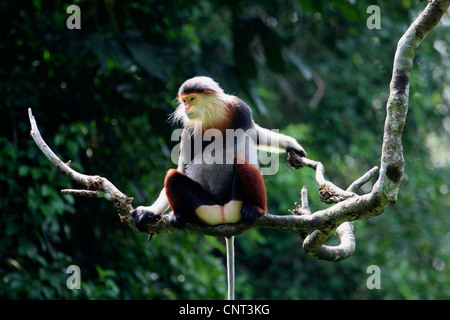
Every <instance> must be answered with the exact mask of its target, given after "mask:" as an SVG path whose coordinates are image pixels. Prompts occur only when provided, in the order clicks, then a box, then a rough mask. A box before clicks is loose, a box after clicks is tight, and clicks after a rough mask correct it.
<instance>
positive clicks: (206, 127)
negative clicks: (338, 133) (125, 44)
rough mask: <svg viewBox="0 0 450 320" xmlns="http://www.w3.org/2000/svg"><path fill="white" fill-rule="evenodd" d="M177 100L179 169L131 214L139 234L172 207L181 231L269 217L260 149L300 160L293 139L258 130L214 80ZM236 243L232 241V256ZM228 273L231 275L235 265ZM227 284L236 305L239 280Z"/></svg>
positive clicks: (193, 83) (190, 83) (197, 82)
mask: <svg viewBox="0 0 450 320" xmlns="http://www.w3.org/2000/svg"><path fill="white" fill-rule="evenodd" d="M176 99H177V101H178V103H179V106H178V108H177V109H176V111H175V112H174V113H173V114H172V115H171V117H172V120H173V121H174V122H180V123H181V124H182V125H183V131H182V134H181V142H180V156H179V160H178V167H177V169H176V170H175V169H170V170H169V171H168V172H167V175H166V178H165V181H164V189H163V190H162V191H161V193H160V195H159V197H158V199H157V200H156V201H155V203H153V204H152V205H151V206H148V207H145V206H139V207H137V208H136V209H135V210H133V211H132V212H131V214H132V215H133V216H134V220H135V223H136V226H137V228H138V229H139V230H141V231H145V224H146V223H148V222H154V221H157V220H158V219H159V218H160V217H161V215H162V214H164V212H165V211H166V210H167V209H168V207H169V206H170V208H171V209H172V212H170V213H169V222H170V223H171V224H172V225H173V226H174V227H176V228H183V226H185V225H186V223H188V222H191V223H203V224H206V225H219V224H225V223H237V222H240V221H243V222H245V223H249V224H251V223H253V222H254V221H255V219H256V218H257V217H258V216H260V215H262V214H264V213H265V212H266V211H267V198H266V188H265V185H264V180H263V178H262V175H261V172H260V168H259V163H258V156H257V149H258V148H266V147H270V146H275V149H277V150H278V151H280V152H282V151H290V150H292V151H294V152H296V153H297V154H298V155H299V156H301V157H304V156H306V153H305V151H304V150H303V148H302V147H301V146H300V144H298V142H297V141H296V140H295V139H294V138H292V137H289V136H286V135H283V134H280V133H277V132H273V131H270V130H268V129H264V128H262V127H260V126H258V125H257V124H256V123H255V122H254V121H253V118H252V111H251V109H250V107H249V106H248V105H247V104H246V103H245V102H243V101H242V100H241V99H239V98H238V97H236V96H233V95H228V94H226V93H225V92H224V91H223V90H222V88H221V87H220V86H219V85H218V84H217V83H216V82H215V81H214V80H213V79H211V78H209V77H194V78H192V79H189V80H187V81H185V82H184V83H183V84H182V85H181V87H180V89H179V90H178V95H177V98H176ZM230 132H231V133H235V134H233V135H230V134H228V133H230ZM236 133H238V134H236ZM207 137H208V138H207ZM199 140H200V141H199ZM272 150H273V148H272ZM232 238H233V237H231V238H227V247H228V246H231V250H232V243H233V242H232V241H233V239H232ZM227 252H228V253H229V254H230V253H231V254H232V255H234V253H233V252H229V251H227ZM228 267H229V269H228V270H229V275H230V267H234V262H233V266H230V265H228ZM231 271H232V273H234V269H233V270H231ZM233 278H234V276H233ZM228 281H229V294H228V298H230V299H233V294H234V293H233V292H234V291H233V292H231V293H230V284H231V285H232V283H230V281H232V282H234V279H230V277H229V279H228Z"/></svg>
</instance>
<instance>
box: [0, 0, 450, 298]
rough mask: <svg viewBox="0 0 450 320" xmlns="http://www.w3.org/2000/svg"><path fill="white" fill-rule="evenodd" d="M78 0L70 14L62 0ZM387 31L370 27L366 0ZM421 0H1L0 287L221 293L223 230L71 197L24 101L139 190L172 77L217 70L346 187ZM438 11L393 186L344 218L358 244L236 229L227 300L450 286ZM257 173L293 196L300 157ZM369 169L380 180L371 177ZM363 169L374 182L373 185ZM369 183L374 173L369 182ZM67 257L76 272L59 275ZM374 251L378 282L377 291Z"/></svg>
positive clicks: (368, 149) (40, 292)
mask: <svg viewBox="0 0 450 320" xmlns="http://www.w3.org/2000/svg"><path fill="white" fill-rule="evenodd" d="M70 4H76V5H78V6H79V7H80V9H81V29H80V30H69V29H68V28H67V27H66V20H67V18H68V17H69V14H67V13H66V8H67V6H68V5H70ZM373 4H375V5H378V6H379V7H380V9H381V29H372V30H370V29H368V28H367V26H366V20H367V19H368V17H369V16H370V14H368V13H366V10H367V7H368V6H370V5H373ZM425 5H426V3H423V2H420V1H418V0H403V1H381V0H378V1H375V0H370V1H369V0H362V1H347V0H339V1H313V0H281V1H269V0H266V1H256V0H248V1H243V0H233V1H218V0H197V1H181V0H166V1H156V0H155V1H144V0H131V1H114V0H105V1H75V0H74V1H73V2H70V1H42V0H33V1H12V0H9V1H1V2H0V34H1V36H0V52H1V54H0V79H1V80H0V97H1V98H0V191H1V193H0V297H1V298H4V299H224V298H225V297H226V268H225V247H224V241H223V239H222V238H215V237H210V236H202V235H197V234H187V233H183V232H175V233H173V234H164V235H159V236H155V237H154V239H153V240H152V241H150V242H149V241H147V236H146V235H145V234H143V233H138V232H136V231H134V230H132V229H130V228H128V227H126V226H124V225H122V224H121V223H120V221H119V217H118V215H117V212H116V209H115V208H114V206H113V205H112V203H110V202H108V201H105V200H103V199H92V198H74V197H72V196H63V195H61V193H60V190H61V189H64V188H71V187H77V186H75V185H72V182H71V181H70V180H69V179H67V178H65V177H64V176H62V175H61V174H59V173H58V172H57V170H56V169H55V168H54V167H53V166H52V165H51V164H50V163H49V162H48V161H47V160H46V158H45V157H44V156H43V154H41V152H40V151H39V150H38V148H37V147H36V145H35V144H34V142H33V141H32V139H31V138H30V135H29V130H30V125H29V121H28V114H27V108H29V107H30V108H32V110H33V113H34V115H35V117H36V119H37V122H38V126H39V128H40V130H41V133H42V135H43V137H44V139H45V140H46V142H47V143H48V144H49V146H50V147H51V148H52V149H53V150H54V151H55V152H56V153H57V154H58V155H59V156H60V157H61V158H62V159H63V160H64V161H67V160H69V159H70V160H72V167H73V168H74V169H76V170H79V171H80V172H83V173H86V174H98V175H101V176H104V177H106V178H108V179H109V180H110V181H111V182H113V183H114V184H115V185H116V186H117V187H118V188H119V189H120V190H121V191H123V192H124V193H126V194H127V195H128V196H132V197H134V198H135V200H134V202H133V204H134V206H138V205H150V204H151V203H152V202H153V201H154V200H155V199H156V197H157V196H158V193H159V191H160V189H161V188H162V183H163V178H164V175H165V172H166V170H168V169H169V168H171V167H175V164H173V163H171V161H170V151H171V148H172V147H173V146H174V145H175V144H176V143H175V142H172V141H170V134H171V131H172V130H173V127H171V125H170V124H168V123H167V117H168V115H169V114H170V113H171V112H173V110H174V107H175V105H174V103H173V99H174V97H175V95H176V93H177V90H178V87H179V86H180V84H181V83H182V82H183V81H184V80H185V79H187V78H189V77H192V76H195V75H208V76H211V77H213V78H214V79H216V80H217V81H218V82H219V83H220V84H221V85H222V87H223V88H224V89H225V91H226V92H228V93H233V94H236V95H238V96H239V97H241V98H242V99H243V100H245V101H246V102H247V103H248V104H249V105H250V106H251V107H252V109H253V114H254V118H255V120H256V121H257V122H258V123H259V124H261V125H262V126H264V127H267V128H276V129H280V131H281V132H283V133H286V134H289V135H292V136H294V137H295V138H297V139H298V140H299V141H300V143H301V144H302V145H303V146H304V147H305V149H306V150H307V152H308V156H309V157H310V158H311V159H314V160H317V161H321V162H322V163H323V164H324V166H325V169H326V176H327V178H329V179H330V180H331V181H333V182H334V183H336V184H337V185H339V186H341V187H344V188H346V187H347V186H348V185H349V184H350V183H351V182H352V181H353V180H354V179H356V178H358V177H359V176H360V175H362V174H363V173H365V172H366V171H367V170H369V169H370V168H371V167H373V166H375V165H379V158H380V155H381V143H382V134H383V126H384V118H385V114H386V111H385V105H386V101H387V98H388V93H389V81H390V78H391V71H392V62H393V56H394V52H395V48H396V44H397V41H398V40H399V39H400V37H401V36H402V34H403V32H404V31H405V30H406V28H407V27H408V26H409V25H410V23H411V22H412V21H413V20H414V19H415V18H416V17H417V16H418V14H419V13H420V12H421V10H423V8H424V7H425ZM449 25H450V19H449V15H448V13H447V14H446V15H444V18H443V20H442V21H441V23H440V24H439V25H438V26H437V27H436V28H435V29H434V30H433V31H432V32H431V33H430V34H429V36H428V37H427V38H426V39H425V41H424V42H423V43H422V45H421V47H420V51H419V52H418V54H417V56H416V58H415V65H414V69H413V72H412V75H411V89H410V109H409V112H408V117H407V123H406V128H405V132H404V137H403V143H404V149H405V150H404V151H405V173H406V174H405V179H404V181H403V183H402V187H401V189H400V193H399V199H398V203H396V204H395V205H394V206H389V207H388V208H387V210H386V211H385V212H384V213H383V214H382V215H381V216H379V217H376V218H373V219H370V220H368V221H357V222H356V223H355V235H356V238H357V245H356V252H355V253H354V254H353V256H351V257H350V258H349V259H347V260H345V261H342V262H339V263H331V262H325V261H320V260H316V259H313V258H311V257H308V256H307V255H306V254H305V253H303V251H302V250H301V247H300V243H299V240H298V235H297V234H295V233H293V232H289V231H281V230H270V229H256V230H252V231H250V232H248V233H246V234H244V235H240V236H238V237H237V238H236V251H237V252H236V275H237V280H236V297H237V298H239V299H449V298H450V292H449V288H450V276H449V267H450V249H449V248H450V219H449V212H450V197H449V187H450V186H449V182H450V170H449V169H450V160H449V159H450V139H449V133H450V113H449V108H450V72H449V69H450V57H449V50H450V48H449V45H450V32H449ZM280 157H281V159H280V170H279V173H278V174H277V175H275V176H266V177H265V181H266V184H267V193H268V199H269V203H268V204H269V212H270V213H272V214H288V209H292V208H293V207H294V202H295V201H298V199H299V193H300V189H301V187H302V186H303V185H306V186H307V187H308V189H309V195H310V205H311V206H312V209H313V210H319V209H322V208H325V207H326V205H325V204H322V203H320V202H319V201H318V200H317V196H316V195H317V194H316V192H317V184H316V182H315V179H314V172H313V171H312V170H310V169H306V168H305V169H301V170H292V169H290V168H288V167H287V165H286V163H285V158H286V155H285V154H282V155H280ZM372 183H373V182H372ZM370 187H371V185H370V184H369V185H368V186H367V187H366V188H370ZM364 190H365V191H367V189H364ZM69 265H78V266H79V267H80V269H81V290H69V289H68V288H67V287H66V280H67V277H68V276H69V274H67V273H66V269H67V267H68V266H69ZM370 265H377V266H379V267H380V270H381V289H379V290H377V289H374V290H369V289H368V288H367V286H366V280H367V278H368V277H369V276H370V274H367V273H366V270H367V268H368V267H369V266H370Z"/></svg>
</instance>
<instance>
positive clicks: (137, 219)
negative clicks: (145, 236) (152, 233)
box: [130, 206, 162, 232]
mask: <svg viewBox="0 0 450 320" xmlns="http://www.w3.org/2000/svg"><path fill="white" fill-rule="evenodd" d="M149 209H150V210H149ZM130 214H131V216H132V217H133V218H134V223H135V225H136V228H138V230H139V231H141V232H146V231H147V229H146V228H145V225H146V224H148V223H155V222H158V221H159V220H161V217H162V216H161V213H155V212H152V211H151V207H143V206H139V207H137V208H136V209H134V210H132V211H131V212H130Z"/></svg>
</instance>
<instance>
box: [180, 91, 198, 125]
mask: <svg viewBox="0 0 450 320" xmlns="http://www.w3.org/2000/svg"><path fill="white" fill-rule="evenodd" d="M179 100H180V102H181V103H182V104H183V106H184V112H185V113H186V116H187V117H188V118H189V119H191V120H194V119H198V118H201V116H202V113H201V110H200V109H201V100H202V98H201V96H200V95H199V94H188V95H183V96H181V97H180V99H179Z"/></svg>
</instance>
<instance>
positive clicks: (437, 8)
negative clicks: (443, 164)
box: [373, 0, 450, 203]
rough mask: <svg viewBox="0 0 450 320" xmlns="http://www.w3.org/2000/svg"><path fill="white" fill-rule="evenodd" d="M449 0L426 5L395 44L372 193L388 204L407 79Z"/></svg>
mask: <svg viewBox="0 0 450 320" xmlns="http://www.w3.org/2000/svg"><path fill="white" fill-rule="evenodd" d="M449 3H450V1H449V0H434V1H432V2H430V3H429V4H428V5H427V7H426V8H425V9H424V11H423V12H422V13H421V14H420V15H419V17H418V18H417V19H416V20H415V21H414V22H413V23H412V24H411V26H410V27H409V28H408V30H407V31H406V32H405V34H404V35H403V36H402V37H401V39H400V40H399V42H398V45H397V50H396V52H395V57H394V67H393V71H392V79H391V83H390V94H389V99H388V102H387V107H386V109H387V115H386V121H385V126H384V136H383V147H382V155H381V166H380V175H379V179H378V181H377V183H376V184H375V187H374V190H373V191H374V192H377V193H383V194H384V196H385V197H386V198H387V200H388V201H389V202H390V203H395V202H396V201H397V194H398V190H399V188H400V184H401V182H402V179H403V173H404V167H403V165H404V159H403V146H402V141H401V138H402V133H403V128H404V127H405V122H406V113H407V112H408V96H409V79H410V72H411V70H412V68H413V60H414V56H415V55H416V53H417V51H418V49H419V45H420V43H421V42H422V40H423V39H424V37H425V36H426V35H427V34H428V32H429V31H430V30H431V29H432V28H433V27H434V26H435V25H436V24H437V23H438V22H439V20H440V19H441V18H442V16H443V15H444V13H445V12H446V11H447V9H448V7H449Z"/></svg>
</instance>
